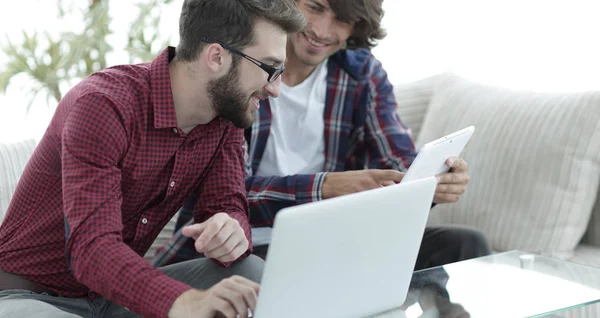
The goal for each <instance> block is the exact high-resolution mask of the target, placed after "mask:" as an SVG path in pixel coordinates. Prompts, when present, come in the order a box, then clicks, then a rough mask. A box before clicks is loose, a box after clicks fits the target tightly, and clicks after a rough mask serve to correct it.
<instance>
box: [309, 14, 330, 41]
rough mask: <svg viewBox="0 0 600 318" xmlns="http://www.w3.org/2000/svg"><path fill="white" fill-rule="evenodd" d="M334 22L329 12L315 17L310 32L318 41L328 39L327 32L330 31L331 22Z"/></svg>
mask: <svg viewBox="0 0 600 318" xmlns="http://www.w3.org/2000/svg"><path fill="white" fill-rule="evenodd" d="M334 20H335V15H333V13H331V12H326V13H324V14H321V15H319V16H317V17H315V18H314V19H313V20H312V21H311V23H310V25H311V26H312V31H313V32H314V33H315V35H316V36H317V37H318V38H319V39H326V38H328V33H329V30H331V25H332V21H334Z"/></svg>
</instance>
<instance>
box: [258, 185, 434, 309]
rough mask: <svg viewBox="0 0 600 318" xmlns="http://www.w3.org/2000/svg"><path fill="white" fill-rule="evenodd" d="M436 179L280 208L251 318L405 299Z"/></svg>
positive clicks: (393, 303)
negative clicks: (252, 317)
mask: <svg viewBox="0 0 600 318" xmlns="http://www.w3.org/2000/svg"><path fill="white" fill-rule="evenodd" d="M436 185H437V180H436V179H435V178H434V177H431V178H426V179H421V180H416V181H412V182H408V183H402V184H397V185H393V186H388V187H384V188H379V189H375V190H369V191H365V192H361V193H357V194H351V195H346V196H342V197H338V198H333V199H328V200H324V201H320V202H314V203H309V204H304V205H299V206H295V207H291V208H286V209H283V210H281V211H280V212H279V213H278V214H277V217H276V218H275V223H274V226H273V237H272V241H271V245H270V247H269V251H268V254H267V261H266V264H265V269H264V272H263V277H262V281H261V288H260V294H259V298H258V304H257V307H256V311H255V312H254V317H255V318H281V317H286V318H294V317H302V318H306V317H327V318H335V317H344V318H348V317H366V316H369V315H373V314H377V313H380V312H383V311H386V310H390V309H392V308H396V307H399V306H401V305H402V304H403V303H404V300H405V298H406V295H407V292H408V286H409V283H410V280H411V277H412V272H413V269H414V266H415V263H416V260H417V254H418V251H419V247H420V245H421V240H422V238H423V232H424V231H425V224H426V222H427V218H428V216H429V210H430V208H431V203H432V201H433V195H434V192H435V187H436Z"/></svg>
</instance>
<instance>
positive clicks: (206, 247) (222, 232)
mask: <svg viewBox="0 0 600 318" xmlns="http://www.w3.org/2000/svg"><path fill="white" fill-rule="evenodd" d="M182 234H183V235H184V236H186V237H191V238H193V239H194V240H196V243H194V247H196V251H198V253H204V255H206V256H207V257H210V258H213V259H216V260H219V261H221V262H232V261H235V260H236V259H238V258H239V257H240V256H242V254H244V253H245V252H246V251H247V250H248V245H249V243H248V239H247V238H246V233H244V229H242V227H241V226H240V223H239V222H238V221H237V220H236V219H234V218H232V217H230V216H229V215H227V214H226V213H217V214H215V215H214V216H212V217H211V218H210V219H208V220H206V221H205V222H203V223H200V224H193V225H189V226H186V227H184V228H183V229H182Z"/></svg>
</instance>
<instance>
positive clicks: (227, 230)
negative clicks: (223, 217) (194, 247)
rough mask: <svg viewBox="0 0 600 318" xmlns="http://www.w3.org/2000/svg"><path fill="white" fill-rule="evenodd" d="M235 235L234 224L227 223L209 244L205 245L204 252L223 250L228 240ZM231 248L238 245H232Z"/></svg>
mask: <svg viewBox="0 0 600 318" xmlns="http://www.w3.org/2000/svg"><path fill="white" fill-rule="evenodd" d="M233 233H235V229H234V226H233V224H232V223H230V222H226V223H225V225H223V227H221V229H220V230H219V232H218V233H216V234H215V235H214V236H213V237H212V238H211V239H210V240H209V241H208V242H206V243H205V244H204V251H205V252H208V251H214V250H216V249H218V248H221V247H222V246H223V244H225V242H227V240H229V238H230V237H231V236H232V235H233ZM231 245H232V246H231V248H232V249H233V247H234V246H235V245H236V243H231Z"/></svg>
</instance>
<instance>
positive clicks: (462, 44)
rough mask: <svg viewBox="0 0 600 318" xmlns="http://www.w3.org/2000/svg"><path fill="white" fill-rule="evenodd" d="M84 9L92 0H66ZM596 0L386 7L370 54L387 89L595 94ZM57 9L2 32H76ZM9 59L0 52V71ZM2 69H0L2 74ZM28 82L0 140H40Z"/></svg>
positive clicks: (407, 0)
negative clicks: (458, 79)
mask: <svg viewBox="0 0 600 318" xmlns="http://www.w3.org/2000/svg"><path fill="white" fill-rule="evenodd" d="M63 1H65V2H66V3H77V4H78V5H80V6H85V5H86V4H87V3H88V1H76V0H63ZM136 2H137V1H134V0H120V1H114V0H113V1H111V16H112V19H113V23H112V24H111V29H112V31H113V32H114V34H113V35H112V36H111V37H110V38H109V41H110V43H111V44H112V45H113V47H114V48H115V52H114V53H112V54H111V55H110V56H109V57H108V62H109V64H111V65H114V64H121V63H127V62H128V59H127V55H126V54H125V53H124V52H122V51H119V48H122V47H124V45H125V43H126V30H127V29H128V25H129V23H130V21H131V19H133V17H134V16H135V15H134V12H136V11H135V10H136V9H135V7H134V3H136ZM182 2H183V0H176V1H174V3H173V5H172V6H171V7H170V8H169V9H167V10H164V12H163V17H162V19H161V33H162V34H163V35H164V36H165V38H170V39H171V44H172V45H176V44H177V40H178V37H177V20H178V16H179V11H180V8H181V3H182ZM599 5H600V1H598V0H452V1H448V0H418V1H415V0H385V1H384V7H385V9H386V15H385V18H384V26H385V27H386V29H387V30H388V33H389V35H388V37H387V38H386V39H385V40H383V41H382V42H381V43H380V45H379V46H378V47H377V48H376V49H375V50H374V53H375V55H376V56H378V57H379V58H380V60H381V61H382V63H383V65H384V66H385V67H386V69H387V70H388V73H389V76H390V79H391V80H392V82H393V83H402V82H409V81H413V80H417V79H420V78H423V77H426V76H430V75H433V74H436V73H440V72H444V71H454V72H457V73H459V74H461V75H463V76H465V77H468V78H471V79H474V80H478V81H482V82H485V83H490V84H495V85H501V86H507V87H514V88H522V89H534V90H540V91H577V90H595V89H600V41H599V40H598V38H599V36H598V32H599V30H600V19H598V18H597V13H598V12H600V10H599V9H600V8H598V6H599ZM56 12H57V11H56V4H55V1H48V0H20V1H12V2H11V8H10V9H9V10H0V44H4V43H5V41H6V40H5V37H4V34H7V35H8V37H10V38H11V39H15V40H19V39H20V35H21V30H22V29H26V30H33V29H37V30H40V31H42V30H47V31H49V32H51V33H52V34H59V32H60V31H63V30H69V29H71V28H73V29H77V28H79V27H81V22H80V21H81V19H80V18H79V17H78V16H71V17H67V18H66V19H65V20H64V21H57V19H56ZM3 62H5V57H4V56H2V54H0V65H2V63H3ZM0 67H1V66H0ZM30 85H32V83H31V82H30V81H28V80H27V79H26V78H23V77H19V78H16V79H15V80H14V81H13V82H12V85H11V87H10V88H9V91H8V92H7V94H6V95H0V142H10V141H17V140H21V139H25V138H35V139H39V138H40V137H41V135H42V134H43V132H44V131H45V128H46V126H47V124H48V121H49V120H50V118H51V116H52V113H53V109H54V107H55V106H56V105H55V103H51V104H50V106H48V105H47V103H46V100H45V98H44V97H43V96H40V97H39V98H38V99H36V100H35V102H34V103H33V106H32V111H31V112H29V114H28V115H26V114H25V111H24V110H25V106H26V105H27V103H28V101H29V100H30V93H29V86H30Z"/></svg>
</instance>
